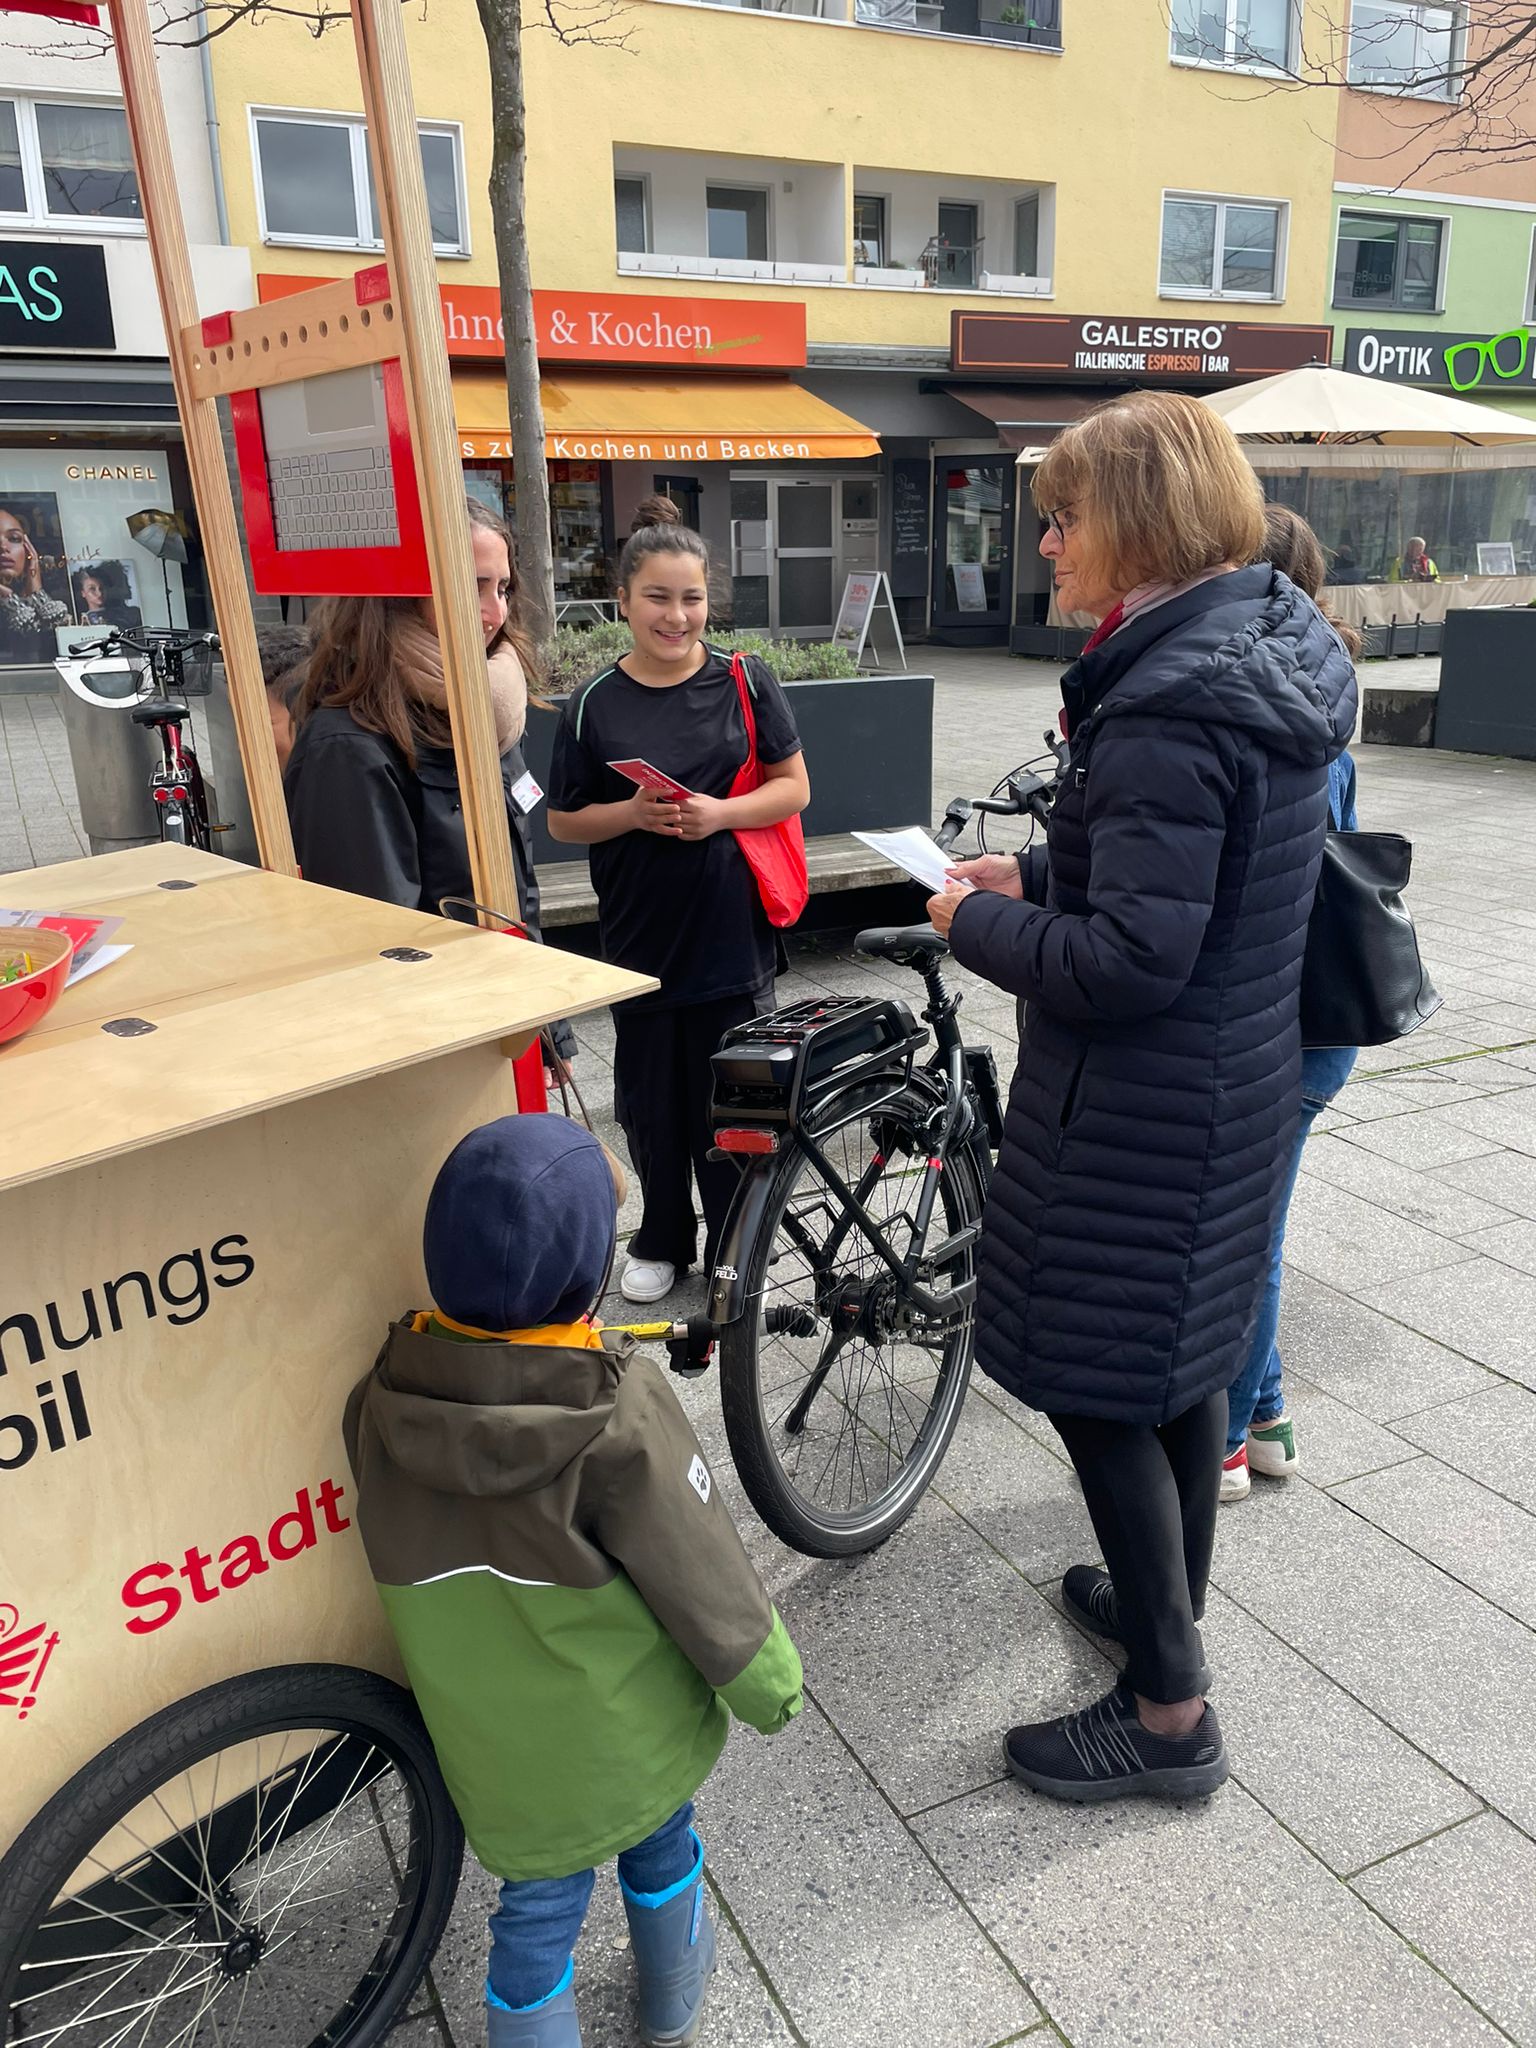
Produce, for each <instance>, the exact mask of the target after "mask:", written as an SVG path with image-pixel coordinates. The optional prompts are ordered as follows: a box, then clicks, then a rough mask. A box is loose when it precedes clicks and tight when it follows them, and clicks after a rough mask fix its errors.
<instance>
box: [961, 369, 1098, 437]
mask: <svg viewBox="0 0 1536 2048" xmlns="http://www.w3.org/2000/svg"><path fill="white" fill-rule="evenodd" d="M944 389H945V390H946V391H947V392H948V393H949V395H950V397H951V398H958V399H959V401H960V403H961V404H962V405H968V406H969V407H970V408H971V411H972V412H979V413H980V414H981V416H982V418H983V419H984V420H989V421H990V422H991V424H992V425H993V426H994V427H996V429H997V438H998V439H999V440H1000V441H1001V442H1002V444H1003V446H1004V447H1005V448H1015V449H1019V448H1027V447H1030V446H1032V445H1033V444H1034V443H1035V442H1038V441H1039V440H1041V439H1042V437H1044V436H1047V435H1049V434H1051V433H1052V432H1053V431H1057V430H1059V429H1060V428H1062V427H1070V426H1071V424H1072V422H1073V421H1074V420H1080V419H1081V418H1082V416H1083V414H1084V413H1085V412H1087V411H1088V409H1089V407H1090V406H1093V405H1096V404H1097V403H1098V401H1099V399H1100V398H1101V397H1102V395H1103V394H1102V393H1101V392H1097V391H1096V392H1092V393H1090V394H1087V395H1085V394H1084V393H1083V392H1081V391H1055V390H1052V389H1051V388H1050V387H1049V386H1043V387H1042V386H1041V385H1038V384H1036V385H1029V384H1011V385H1010V384H946V385H945V387H944Z"/></svg>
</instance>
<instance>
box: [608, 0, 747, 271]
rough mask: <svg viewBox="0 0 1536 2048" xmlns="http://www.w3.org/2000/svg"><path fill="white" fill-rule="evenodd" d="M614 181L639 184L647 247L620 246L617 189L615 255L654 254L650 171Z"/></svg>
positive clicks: (621, 174) (620, 176) (616, 174)
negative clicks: (631, 247)
mask: <svg viewBox="0 0 1536 2048" xmlns="http://www.w3.org/2000/svg"><path fill="white" fill-rule="evenodd" d="M733 4H734V0H733ZM613 182H614V185H615V186H618V185H619V184H620V183H623V184H625V185H638V186H639V187H640V212H641V216H642V220H643V223H644V224H643V226H642V228H641V233H642V234H643V235H644V236H645V247H644V248H643V249H621V248H620V247H619V195H618V192H617V191H615V192H614V195H613V247H614V253H615V255H618V256H636V255H638V256H653V255H654V254H655V253H656V243H655V236H654V234H653V233H652V214H651V174H650V172H649V171H615V172H614V174H613Z"/></svg>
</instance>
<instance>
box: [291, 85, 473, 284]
mask: <svg viewBox="0 0 1536 2048" xmlns="http://www.w3.org/2000/svg"><path fill="white" fill-rule="evenodd" d="M252 119H253V125H254V128H255V144H256V146H255V151H254V155H255V161H256V183H257V197H258V202H259V205H260V208H261V232H262V238H263V240H264V241H268V242H305V243H309V244H311V245H313V246H319V247H328V246H331V245H335V246H338V247H345V248H351V249H378V248H381V247H382V246H383V240H384V237H383V234H382V232H381V229H380V224H379V209H378V201H377V198H376V196H375V193H374V189H373V171H372V167H371V165H370V163H369V161H368V131H367V128H366V126H365V125H364V123H363V121H362V119H361V117H357V116H354V117H352V118H350V119H349V118H347V117H346V116H341V115H338V116H335V117H330V118H327V117H323V116H310V115H307V114H257V115H254V116H253V117H252ZM419 136H420V142H421V168H422V173H423V175H424V176H425V178H426V184H427V211H428V214H429V215H430V217H431V222H432V244H433V247H434V248H435V249H436V250H437V252H438V254H439V255H443V256H461V255H464V254H466V253H467V251H468V246H469V237H468V233H467V231H466V228H465V222H464V175H463V172H464V165H463V152H462V146H461V141H460V136H459V131H458V129H457V128H456V127H440V128H439V127H433V128H428V127H422V128H421V129H420V130H419Z"/></svg>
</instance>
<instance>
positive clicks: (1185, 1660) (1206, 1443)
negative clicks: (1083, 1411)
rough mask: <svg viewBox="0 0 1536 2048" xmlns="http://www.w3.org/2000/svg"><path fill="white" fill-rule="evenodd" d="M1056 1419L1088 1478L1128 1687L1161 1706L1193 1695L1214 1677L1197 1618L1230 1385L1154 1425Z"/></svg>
mask: <svg viewBox="0 0 1536 2048" xmlns="http://www.w3.org/2000/svg"><path fill="white" fill-rule="evenodd" d="M1050 1420H1051V1424H1052V1427H1053V1428H1054V1429H1055V1431H1056V1434H1057V1435H1058V1436H1059V1437H1060V1438H1061V1440H1062V1442H1063V1443H1064V1444H1065V1445H1066V1447H1067V1455H1068V1457H1070V1458H1071V1460H1072V1463H1073V1464H1074V1465H1075V1466H1076V1468H1077V1476H1078V1478H1079V1479H1081V1480H1082V1482H1083V1498H1084V1500H1085V1501H1086V1502H1087V1504H1088V1513H1089V1515H1090V1516H1091V1517H1092V1520H1093V1528H1094V1534H1095V1535H1096V1536H1097V1537H1098V1539H1099V1548H1100V1549H1101V1550H1102V1551H1103V1553H1104V1564H1105V1568H1106V1569H1107V1570H1108V1572H1109V1576H1110V1578H1111V1579H1112V1580H1113V1581H1114V1586H1115V1598H1116V1601H1117V1604H1118V1606H1119V1610H1120V1633H1121V1639H1122V1641H1123V1642H1124V1644H1125V1648H1126V1664H1125V1682H1126V1684H1127V1685H1129V1686H1130V1688H1131V1690H1132V1691H1133V1692H1137V1693H1140V1694H1141V1696H1142V1698H1143V1699H1148V1700H1157V1701H1159V1702H1161V1703H1163V1704H1165V1705H1166V1704H1169V1703H1171V1702H1173V1701H1175V1700H1188V1699H1194V1698H1195V1697H1196V1695H1197V1694H1200V1693H1203V1692H1204V1691H1205V1689H1206V1687H1207V1685H1209V1683H1210V1673H1209V1671H1208V1670H1207V1669H1206V1663H1205V1647H1204V1645H1203V1644H1202V1642H1201V1640H1200V1631H1199V1629H1198V1628H1197V1627H1196V1626H1195V1624H1196V1623H1197V1622H1198V1621H1199V1619H1200V1617H1201V1616H1202V1615H1203V1614H1204V1612H1205V1587H1206V1581H1207V1579H1208V1578H1209V1577H1210V1571H1211V1550H1212V1547H1213V1545H1214V1543H1215V1539H1216V1508H1217V1504H1218V1502H1219V1500H1220V1498H1221V1461H1222V1458H1223V1456H1224V1454H1225V1452H1226V1448H1227V1396H1226V1391H1225V1389H1223V1390H1222V1391H1221V1392H1219V1393H1215V1394H1210V1395H1208V1396H1207V1397H1206V1399H1205V1400H1203V1401H1198V1402H1196V1404H1195V1406H1194V1407H1193V1408H1186V1409H1185V1411H1184V1413H1183V1414H1182V1415H1176V1416H1175V1417H1174V1419H1173V1420H1172V1422H1165V1423H1162V1424H1161V1425H1156V1426H1155V1425H1153V1424H1152V1423H1149V1422H1103V1421H1100V1420H1099V1419H1098V1417H1096V1416H1090V1415H1053V1416H1052V1417H1051V1418H1050Z"/></svg>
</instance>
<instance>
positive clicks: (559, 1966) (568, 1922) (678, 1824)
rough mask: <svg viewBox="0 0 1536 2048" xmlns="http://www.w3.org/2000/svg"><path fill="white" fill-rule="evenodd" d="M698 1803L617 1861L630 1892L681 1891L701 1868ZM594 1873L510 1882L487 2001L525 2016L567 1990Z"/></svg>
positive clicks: (495, 1918)
mask: <svg viewBox="0 0 1536 2048" xmlns="http://www.w3.org/2000/svg"><path fill="white" fill-rule="evenodd" d="M692 1823H693V1802H692V1800H688V1801H686V1802H685V1803H684V1804H683V1805H682V1806H680V1807H679V1808H678V1810H677V1812H676V1813H674V1814H673V1816H672V1818H671V1819H670V1820H668V1821H663V1822H662V1824H661V1826H660V1827H659V1828H658V1829H657V1830H656V1832H655V1834H653V1835H647V1836H646V1838H645V1840H644V1841H643V1842H637V1843H636V1844H635V1846H634V1848H633V1849H626V1850H624V1851H623V1853H622V1854H621V1855H620V1857H619V1875H620V1877H621V1878H623V1880H624V1882H625V1884H627V1885H628V1886H629V1888H630V1890H631V1891H634V1892H664V1891H666V1890H667V1889H668V1888H669V1887H670V1886H672V1885H674V1884H678V1883H680V1882H681V1881H682V1879H683V1878H685V1877H686V1876H687V1875H688V1873H689V1872H690V1871H691V1870H692V1868H693V1866H694V1863H695V1862H696V1861H697V1855H696V1852H695V1849H694V1844H693V1837H692V1835H691V1833H690V1832H689V1831H690V1828H691V1826H692ZM593 1880H594V1874H593V1872H592V1871H590V1870H578V1871H575V1872H573V1873H572V1875H571V1876H570V1877H530V1878H524V1879H522V1880H520V1881H518V1882H515V1883H514V1882H512V1881H508V1882H507V1883H506V1884H504V1885H503V1886H502V1888H501V1904H500V1905H499V1906H498V1907H497V1909H496V1911H495V1912H494V1913H493V1914H492V1915H491V1966H490V1971H489V1974H488V1975H487V1977H486V1986H485V1988H486V1996H487V1997H488V1998H492V1999H497V2000H499V2001H500V2003H501V2004H502V2005H506V2006H510V2007H511V2008H512V2010H513V2011H514V2012H523V2011H526V2010H527V2009H528V2007H529V2006H534V2005H542V2004H543V2002H544V2001H545V2000H546V1999H548V1998H552V1997H553V1996H554V1995H555V1993H556V1992H557V1991H561V1990H563V1989H564V1987H565V1983H566V1978H567V1975H568V1972H569V1970H570V1967H571V1951H572V1949H574V1948H575V1946H576V1939H577V1936H578V1935H579V1934H580V1933H581V1929H582V1923H583V1922H584V1921H585V1919H586V1917H587V1907H588V1906H589V1905H590V1904H591V1902H592V1885H593Z"/></svg>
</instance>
